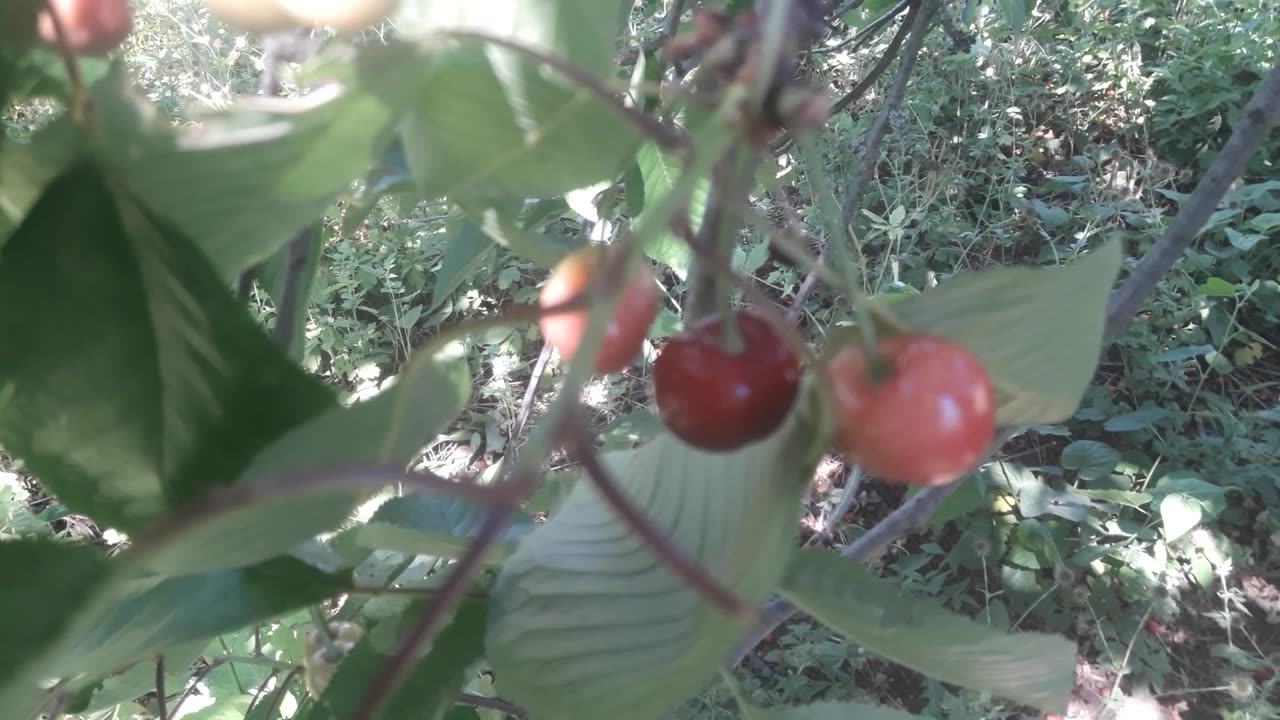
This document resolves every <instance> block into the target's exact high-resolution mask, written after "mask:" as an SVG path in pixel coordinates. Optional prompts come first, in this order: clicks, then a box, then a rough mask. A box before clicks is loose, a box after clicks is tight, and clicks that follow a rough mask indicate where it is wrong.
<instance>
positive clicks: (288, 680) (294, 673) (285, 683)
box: [264, 666, 302, 720]
mask: <svg viewBox="0 0 1280 720" xmlns="http://www.w3.org/2000/svg"><path fill="white" fill-rule="evenodd" d="M301 673H302V666H298V667H295V668H294V669H292V670H290V671H289V674H288V675H285V676H284V680H281V681H280V687H279V688H277V689H276V690H275V691H274V692H273V693H272V694H271V704H270V705H268V706H267V714H266V715H265V716H264V717H265V718H266V720H271V714H272V713H274V712H275V711H276V709H277V708H279V707H280V703H282V702H284V696H285V693H287V692H289V686H290V685H291V684H293V680H294V678H296V677H298V675H299V674H301Z"/></svg>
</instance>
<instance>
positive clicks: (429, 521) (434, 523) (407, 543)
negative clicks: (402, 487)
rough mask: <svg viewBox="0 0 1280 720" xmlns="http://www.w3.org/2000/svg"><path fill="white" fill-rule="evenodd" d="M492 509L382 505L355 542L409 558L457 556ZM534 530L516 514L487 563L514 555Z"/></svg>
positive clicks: (410, 501)
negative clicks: (516, 542) (525, 536)
mask: <svg viewBox="0 0 1280 720" xmlns="http://www.w3.org/2000/svg"><path fill="white" fill-rule="evenodd" d="M487 514H488V509H487V508H484V507H481V506H479V505H475V504H472V503H468V502H466V501H463V500H460V499H458V498H452V497H443V496H433V495H425V494H421V493H419V494H415V495H406V496H404V497H398V498H393V499H391V500H388V501H387V502H385V503H383V504H382V505H381V506H379V507H378V509H377V511H375V512H374V514H373V516H372V517H370V518H369V522H368V523H367V524H365V525H362V526H361V527H359V528H357V529H356V542H358V543H359V544H361V545H363V546H365V547H368V548H377V549H382V550H396V551H398V552H402V553H405V554H408V555H431V556H436V557H455V556H457V555H458V554H459V553H461V552H462V550H463V548H465V547H466V546H467V543H468V542H469V541H470V539H471V537H472V536H473V535H474V534H475V532H476V530H477V529H479V527H480V524H481V522H482V521H483V520H484V518H485V516H486V515H487ZM532 529H533V520H532V519H530V518H529V517H528V516H525V515H517V516H516V519H515V521H514V522H513V523H512V524H511V527H510V528H508V530H507V532H506V533H505V534H504V535H503V537H502V541H500V542H499V543H498V544H496V545H494V546H493V547H492V548H490V550H489V553H488V560H489V561H490V562H494V563H498V562H501V561H502V560H503V559H504V558H506V557H507V556H508V555H510V554H511V551H512V550H513V549H514V548H515V541H516V540H517V539H519V538H520V537H522V536H523V535H525V534H526V533H528V532H529V531H530V530H532Z"/></svg>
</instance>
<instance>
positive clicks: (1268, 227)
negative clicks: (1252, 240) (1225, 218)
mask: <svg viewBox="0 0 1280 720" xmlns="http://www.w3.org/2000/svg"><path fill="white" fill-rule="evenodd" d="M1249 227H1250V228H1251V229H1253V230H1257V231H1258V232H1260V233H1270V232H1273V231H1275V230H1276V229H1277V228H1280V213H1275V212H1269V213H1261V214H1259V215H1255V216H1254V217H1253V219H1252V220H1250V221H1249ZM1250 247H1252V246H1250ZM1248 249H1249V248H1241V250H1248Z"/></svg>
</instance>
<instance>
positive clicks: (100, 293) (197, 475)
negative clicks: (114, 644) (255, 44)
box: [0, 164, 334, 531]
mask: <svg viewBox="0 0 1280 720" xmlns="http://www.w3.org/2000/svg"><path fill="white" fill-rule="evenodd" d="M50 288H56V292H49V289H50ZM33 297H40V298H41V301H40V302H39V303H35V304H33V303H32V302H31V299H32V298H33ZM0 336H2V337H3V338H4V342H3V343H0V443H3V445H4V447H5V448H6V449H7V450H8V451H9V452H11V453H13V454H14V455H17V456H19V457H21V458H23V459H24V460H25V461H26V463H27V465H28V466H29V467H30V468H31V469H32V471H33V472H35V473H36V474H38V475H39V476H40V479H41V481H42V482H44V483H45V484H46V486H47V487H49V489H50V490H51V491H53V492H54V493H56V494H57V495H58V497H59V499H60V500H61V501H62V502H63V503H65V504H66V505H67V506H68V507H70V508H72V509H74V510H76V511H78V512H83V513H85V514H88V515H90V516H92V517H93V518H94V519H95V520H97V521H99V522H101V523H103V524H106V525H110V526H114V527H117V528H119V529H122V530H125V531H135V530H138V529H140V528H142V527H144V526H145V525H146V524H148V523H149V522H150V521H152V520H154V519H156V518H158V517H160V516H161V515H162V514H164V512H165V511H166V510H168V509H170V508H173V507H177V506H179V505H182V504H185V503H186V502H187V501H190V500H192V499H194V498H195V497H196V496H198V495H200V494H202V493H203V492H205V491H207V490H209V489H210V488H214V487H218V486H225V485H228V484H230V483H231V482H233V481H234V480H235V479H236V477H237V476H239V474H240V473H241V472H242V471H243V470H244V469H245V467H246V466H247V465H248V463H249V460H250V458H251V457H252V456H253V455H254V454H255V453H257V452H258V451H259V450H261V449H262V448H263V447H264V446H265V445H267V444H268V443H270V442H271V441H272V440H273V439H274V438H276V437H277V436H279V435H281V434H282V433H284V432H285V431H287V430H288V429H290V428H292V427H293V426H295V425H297V424H298V423H300V422H303V421H305V420H307V419H308V418H310V417H311V416H313V415H315V414H316V413H318V412H322V411H324V410H327V409H329V408H331V407H333V405H334V402H333V395H332V392H331V391H330V390H328V389H327V388H325V387H324V386H323V385H321V384H320V382H319V381H317V380H315V379H314V378H311V377H308V376H307V375H306V374H304V373H303V372H302V371H301V370H300V369H298V368H297V367H296V366H295V365H293V364H292V363H290V362H289V360H288V358H287V357H285V356H284V354H283V353H282V352H281V351H280V350H279V348H277V347H276V346H275V345H274V344H272V343H271V341H270V340H269V339H268V338H267V337H266V336H265V335H264V334H263V332H262V330H261V329H260V327H259V326H258V325H257V324H256V323H255V322H254V321H253V320H252V319H251V318H250V317H249V315H248V313H247V312H246V310H245V308H244V307H243V306H242V305H241V304H240V303H238V302H237V301H236V300H235V298H234V297H232V296H231V294H230V292H229V291H228V288H227V287H226V285H225V284H224V283H223V282H222V281H221V280H220V279H219V277H218V276H217V274H216V273H214V272H213V270H212V268H210V267H209V264H208V263H207V262H206V261H205V259H204V258H203V257H202V256H201V255H200V253H199V252H197V251H196V250H195V249H194V248H193V247H192V246H191V245H190V243H189V242H188V241H187V239H186V238H185V237H183V236H182V235H180V234H178V233H176V232H174V231H173V230H172V229H170V228H168V227H166V226H164V225H163V224H161V223H160V222H158V221H156V220H155V219H154V218H152V217H150V216H148V215H147V214H146V213H145V212H144V211H142V210H140V209H139V208H138V207H137V206H135V205H133V203H132V200H131V199H130V198H129V197H126V196H123V195H120V194H117V192H116V191H115V190H113V189H112V187H111V186H110V185H109V184H108V181H107V179H106V178H105V177H103V175H102V174H101V173H100V172H99V171H98V170H97V169H95V168H94V167H92V166H90V165H87V164H80V165H77V166H75V167H73V168H72V169H70V170H68V171H67V173H66V174H64V175H63V176H62V177H60V178H59V179H58V180H56V181H55V182H53V183H52V184H50V185H49V187H48V189H47V190H46V191H45V193H44V194H43V195H42V197H41V199H40V201H39V202H38V203H37V204H36V205H35V207H33V208H32V210H31V212H30V214H29V215H28V216H27V217H26V219H25V220H24V222H23V224H22V226H21V227H20V228H19V229H18V230H17V232H15V233H14V235H13V236H12V237H11V238H10V240H9V242H8V244H6V245H5V247H4V251H3V253H2V254H0ZM108 379H109V380H108Z"/></svg>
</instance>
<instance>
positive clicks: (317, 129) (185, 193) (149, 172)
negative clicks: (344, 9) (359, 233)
mask: <svg viewBox="0 0 1280 720" xmlns="http://www.w3.org/2000/svg"><path fill="white" fill-rule="evenodd" d="M367 65H368V70H367V71H366V70H365V67H364V66H363V65H362V66H360V68H359V69H360V71H361V76H360V79H359V80H353V81H351V82H350V84H348V85H346V86H343V85H338V84H334V85H329V86H327V87H325V88H324V89H321V90H317V91H314V92H312V93H311V94H310V95H308V96H307V97H306V98H303V99H297V98H295V99H283V98H263V97H258V98H249V99H245V100H242V101H240V102H238V103H237V104H236V105H233V106H232V107H230V108H228V109H227V110H223V111H220V112H217V113H212V114H209V115H207V116H204V117H202V118H201V121H202V122H201V124H200V125H198V126H194V127H184V128H182V129H180V130H176V131H175V130H173V129H171V126H170V124H169V121H168V118H165V117H162V116H160V115H159V113H158V112H157V111H156V110H155V108H153V107H152V106H150V105H149V104H148V103H147V101H146V100H145V99H143V98H141V97H138V96H137V95H136V94H135V93H133V91H132V90H131V89H130V88H129V87H128V79H127V78H126V77H124V76H123V73H122V72H121V73H119V75H118V76H117V77H115V78H112V79H111V80H110V81H107V82H103V83H102V84H101V86H100V87H99V88H98V90H97V92H96V95H95V100H94V102H95V118H97V119H98V121H99V123H100V125H101V127H100V130H101V132H102V134H103V136H104V137H109V138H112V142H111V143H110V144H109V145H107V146H105V147H104V151H105V152H106V153H108V154H109V155H110V157H111V158H112V159H113V161H114V162H115V163H116V164H117V165H118V166H119V169H120V172H121V174H122V175H123V176H124V177H126V178H127V179H128V183H129V185H130V187H132V188H133V189H134V190H135V191H136V192H137V194H138V195H139V196H140V197H141V198H143V199H145V201H146V203H147V204H148V206H149V207H150V208H152V209H153V210H154V211H155V212H157V213H158V214H161V215H163V216H164V217H166V218H168V219H169V220H170V221H172V222H173V223H174V224H176V225H177V226H178V227H179V228H181V229H182V230H183V231H184V232H185V233H187V234H188V235H190V236H191V237H192V238H193V239H194V240H195V242H196V244H197V245H198V246H199V247H200V249H201V250H202V251H204V253H205V254H206V255H207V256H208V257H209V260H210V261H212V262H213V264H214V266H215V267H216V268H217V270H218V272H219V274H220V275H221V276H222V277H224V278H230V277H232V276H233V275H234V274H235V273H236V272H238V271H240V270H241V269H243V268H246V267H248V266H250V265H253V264H255V263H258V262H261V261H263V260H266V259H267V258H268V257H270V256H271V255H272V254H273V253H274V252H275V251H276V250H278V249H279V248H280V247H282V246H283V245H284V244H285V243H286V242H288V241H289V239H290V238H291V237H292V236H293V235H294V233H295V232H297V231H298V230H299V229H301V228H303V227H304V226H306V225H307V224H308V223H311V222H314V221H316V220H317V219H319V217H320V215H321V213H323V212H324V211H325V209H326V208H327V207H329V205H330V204H331V203H332V202H333V199H334V197H335V196H336V195H338V193H339V192H341V191H343V190H344V189H345V188H347V187H348V186H349V184H350V183H351V181H352V180H354V179H355V178H357V177H359V176H360V175H361V174H362V173H363V172H364V171H365V170H366V169H367V168H368V166H369V164H370V163H371V161H372V160H373V158H376V157H377V156H378V154H379V151H380V150H381V149H382V147H383V146H384V145H386V143H387V142H388V141H389V138H390V134H391V132H392V130H393V125H394V122H395V120H396V118H397V117H398V114H399V112H400V108H399V107H398V106H397V105H396V101H395V97H396V95H397V93H395V92H390V91H386V90H385V89H383V88H381V87H378V88H369V89H367V88H365V87H363V86H362V85H360V84H359V83H360V82H361V81H363V80H364V78H365V77H366V76H377V77H378V78H379V82H386V83H391V82H402V83H404V84H405V89H403V91H402V93H401V94H403V95H411V92H410V91H409V90H408V89H407V88H408V87H411V76H409V75H407V74H406V72H407V69H404V68H396V69H395V71H394V72H379V70H381V69H383V68H380V66H378V65H377V64H376V63H374V62H372V61H370V62H368V63H367ZM370 82H371V84H372V81H370Z"/></svg>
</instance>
